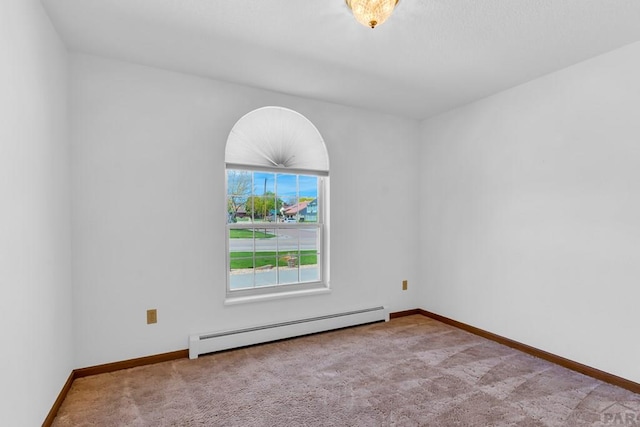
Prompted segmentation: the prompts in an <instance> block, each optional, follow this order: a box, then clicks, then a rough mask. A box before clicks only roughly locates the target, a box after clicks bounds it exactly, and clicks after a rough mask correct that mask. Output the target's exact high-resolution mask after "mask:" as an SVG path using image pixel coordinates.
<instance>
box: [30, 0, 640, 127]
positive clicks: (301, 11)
mask: <svg viewBox="0 0 640 427" xmlns="http://www.w3.org/2000/svg"><path fill="white" fill-rule="evenodd" d="M42 3H43V4H44V5H45V7H46V9H47V11H48V12H49V14H50V16H51V19H52V21H53V22H54V25H55V26H56V28H57V29H58V31H59V32H60V34H61V36H62V38H63V39H64V40H65V42H66V43H67V45H68V46H69V48H70V49H71V50H73V51H81V52H88V53H93V54H97V55H102V56H107V57H112V58H117V59H123V60H127V61H132V62H136V63H140V64H145V65H151V66H155V67H160V68H165V69H169V70H176V71H181V72H186V73H191V74H196V75H201V76H208V77H212V78H215V79H220V80H226V81H230V82H236V83H241V84H245V85H250V86H254V87H260V88H265V89H269V90H275V91H278V92H283V93H288V94H292V95H298V96H304V97H311V98H316V99H321V100H326V101H330V102H336V103H339V104H344V105H352V106H357V107H364V108H368V109H374V110H378V111H384V112H388V113H392V114H397V115H402V116H407V117H413V118H418V119H422V118H425V117H429V116H432V115H434V114H437V113H439V112H443V111H446V110H449V109H451V108H453V107H455V106H458V105H463V104H466V103H468V102H471V101H473V100H476V99H479V98H482V97H485V96H487V95H490V94H492V93H496V92H498V91H501V90H503V89H506V88H509V87H512V86H514V85H517V84H520V83H523V82H526V81H529V80H531V79H534V78H536V77H538V76H541V75H544V74H547V73H549V72H552V71H555V70H558V69H561V68H565V67H567V66H569V65H571V64H574V63H576V62H580V61H582V60H585V59H587V58H590V57H593V56H596V55H598V54H601V53H604V52H607V51H610V50H612V49H615V48H617V47H620V46H623V45H625V44H629V43H632V42H635V41H638V40H640V0H400V3H399V4H398V7H397V9H396V11H395V12H394V14H393V15H392V16H391V18H389V20H388V21H387V22H386V23H385V24H383V25H381V26H380V27H378V28H376V29H374V30H371V29H369V28H366V27H364V26H362V25H360V24H358V23H357V22H356V21H355V19H354V18H353V16H352V15H351V12H350V10H349V9H348V8H347V6H346V5H345V2H344V0H42Z"/></svg>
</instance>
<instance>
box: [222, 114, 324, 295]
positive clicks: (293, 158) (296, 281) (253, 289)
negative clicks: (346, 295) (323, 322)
mask: <svg viewBox="0 0 640 427" xmlns="http://www.w3.org/2000/svg"><path fill="white" fill-rule="evenodd" d="M225 162H226V187H227V193H226V194H227V201H226V209H227V267H228V268H227V297H228V298H233V297H246V296H257V295H271V294H278V293H282V292H297V291H310V290H314V289H318V290H321V289H327V288H328V268H327V266H328V264H327V254H328V250H327V248H326V241H327V239H326V233H327V229H326V224H327V218H328V212H327V203H326V201H325V195H326V194H327V191H328V178H329V157H328V154H327V149H326V146H325V144H324V141H323V139H322V136H321V135H320V132H318V130H317V129H316V127H315V126H314V125H313V124H312V123H311V122H310V121H309V120H308V119H307V118H306V117H304V116H302V115H301V114H299V113H297V112H295V111H292V110H289V109H286V108H282V107H263V108H259V109H257V110H254V111H252V112H250V113H248V114H247V115H245V116H244V117H242V118H241V119H240V120H238V122H237V123H236V124H235V125H234V127H233V129H231V133H230V134H229V138H228V139H227V146H226V151H225Z"/></svg>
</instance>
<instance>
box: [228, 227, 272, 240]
mask: <svg viewBox="0 0 640 427" xmlns="http://www.w3.org/2000/svg"><path fill="white" fill-rule="evenodd" d="M254 233H255V238H256V239H271V238H273V237H276V235H275V234H269V233H265V232H263V231H258V230H252V229H248V228H232V229H231V230H229V238H230V239H252V238H253V237H254Z"/></svg>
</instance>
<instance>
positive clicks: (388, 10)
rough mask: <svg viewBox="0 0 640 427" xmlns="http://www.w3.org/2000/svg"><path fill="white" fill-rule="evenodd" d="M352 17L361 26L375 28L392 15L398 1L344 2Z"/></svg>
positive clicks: (359, 0) (360, 0)
mask: <svg viewBox="0 0 640 427" xmlns="http://www.w3.org/2000/svg"><path fill="white" fill-rule="evenodd" d="M346 2H347V6H349V8H350V9H351V10H352V11H353V16H355V18H356V20H357V21H358V22H360V23H361V24H362V25H365V26H367V27H371V28H375V27H376V26H377V25H380V24H382V23H383V22H384V21H386V20H387V18H388V17H390V16H391V14H392V13H393V9H394V8H395V7H396V4H398V0H346Z"/></svg>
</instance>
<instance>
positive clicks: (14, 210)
mask: <svg viewBox="0 0 640 427" xmlns="http://www.w3.org/2000/svg"><path fill="white" fill-rule="evenodd" d="M67 89H68V87H67V54H66V50H65V48H64V46H63V45H62V44H61V42H60V40H59V39H58V36H57V34H56V33H55V31H54V30H53V28H52V26H51V24H50V23H49V20H48V18H47V16H46V14H45V13H44V11H43V9H42V6H41V5H40V3H39V2H38V1H35V0H4V1H2V2H0V94H1V95H0V330H1V331H2V343H3V345H2V351H0V367H1V369H2V370H1V373H2V375H1V376H2V380H0V396H2V398H0V414H2V415H1V417H2V424H3V425H11V426H34V425H40V424H41V423H42V422H43V421H44V419H45V417H46V415H47V413H48V412H49V410H50V409H51V406H52V405H53V402H54V401H55V399H56V397H57V396H58V393H59V392H60V390H61V389H62V386H63V385H64V383H65V381H66V379H67V377H68V376H69V374H70V373H71V369H72V368H73V355H72V351H73V345H72V328H71V301H72V294H71V267H70V224H69V221H70V216H69V215H70V200H69V145H68V141H67V129H68V123H67V105H66V104H67Z"/></svg>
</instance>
